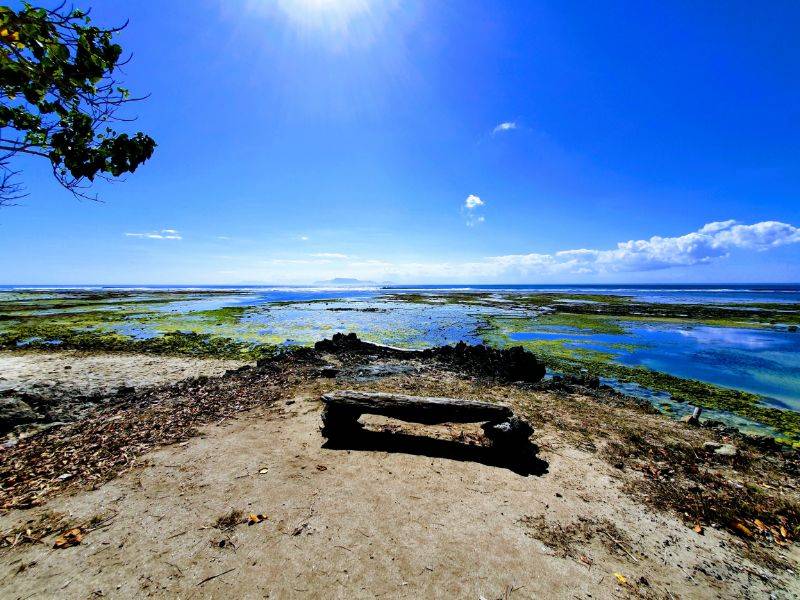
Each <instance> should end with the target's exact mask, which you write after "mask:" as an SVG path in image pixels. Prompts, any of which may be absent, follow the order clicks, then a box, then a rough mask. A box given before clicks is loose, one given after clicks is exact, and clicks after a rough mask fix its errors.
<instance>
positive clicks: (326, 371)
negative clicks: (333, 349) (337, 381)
mask: <svg viewBox="0 0 800 600" xmlns="http://www.w3.org/2000/svg"><path fill="white" fill-rule="evenodd" d="M319 374H320V375H322V376H323V377H327V378H328V379H333V378H334V377H336V376H337V375H338V374H339V369H337V368H336V367H333V366H331V365H325V366H324V367H322V369H320V371H319Z"/></svg>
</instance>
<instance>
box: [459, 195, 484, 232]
mask: <svg viewBox="0 0 800 600" xmlns="http://www.w3.org/2000/svg"><path fill="white" fill-rule="evenodd" d="M485 204H486V203H485V202H484V201H483V200H481V199H480V197H479V196H476V195H475V194H470V195H469V196H467V199H466V200H464V206H463V207H462V209H461V210H462V212H463V213H464V216H465V217H466V222H467V226H468V227H475V225H478V224H479V223H483V222H484V221H485V219H484V217H483V215H481V214H479V210H480V209H481V208H482V207H483V206H484V205H485Z"/></svg>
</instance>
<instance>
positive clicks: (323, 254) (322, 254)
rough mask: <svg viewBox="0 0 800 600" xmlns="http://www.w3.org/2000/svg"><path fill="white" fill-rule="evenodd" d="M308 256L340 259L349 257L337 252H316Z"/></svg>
mask: <svg viewBox="0 0 800 600" xmlns="http://www.w3.org/2000/svg"><path fill="white" fill-rule="evenodd" d="M309 256H315V257H316V258H336V259H342V260H343V259H345V258H349V256H348V255H347V254H340V253H338V252H316V253H314V254H310V255H309Z"/></svg>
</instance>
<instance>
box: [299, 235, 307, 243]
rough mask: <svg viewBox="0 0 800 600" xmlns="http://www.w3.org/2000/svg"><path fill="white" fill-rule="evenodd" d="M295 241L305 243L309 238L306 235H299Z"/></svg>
mask: <svg viewBox="0 0 800 600" xmlns="http://www.w3.org/2000/svg"><path fill="white" fill-rule="evenodd" d="M297 239H299V240H300V241H301V242H307V241H308V240H309V237H308V236H307V235H301V236H299V237H298V238H297Z"/></svg>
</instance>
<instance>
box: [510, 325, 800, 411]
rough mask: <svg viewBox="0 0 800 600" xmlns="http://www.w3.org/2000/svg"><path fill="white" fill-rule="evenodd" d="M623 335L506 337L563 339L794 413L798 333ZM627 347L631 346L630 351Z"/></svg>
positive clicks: (679, 330) (707, 330)
mask: <svg viewBox="0 0 800 600" xmlns="http://www.w3.org/2000/svg"><path fill="white" fill-rule="evenodd" d="M620 324H621V325H622V326H623V327H624V328H625V331H626V333H625V334H623V335H609V334H592V333H590V332H586V331H585V330H578V329H573V328H568V327H561V328H553V327H549V328H544V327H543V328H542V330H534V331H531V332H524V333H512V334H509V337H510V338H511V339H512V340H516V341H528V340H553V339H566V340H568V342H567V346H568V347H574V348H585V349H588V350H596V351H599V352H608V353H611V354H613V355H614V360H615V361H616V362H618V363H620V364H623V365H627V366H634V367H635V366H640V365H641V366H645V367H648V368H650V369H653V370H655V371H663V372H665V373H670V374H672V375H677V376H678V377H684V378H689V379H699V380H700V381H706V382H708V383H714V384H717V385H721V386H724V387H731V388H736V389H740V390H744V391H747V392H752V393H754V394H759V395H761V396H764V400H765V403H767V404H770V405H773V406H777V407H780V408H791V409H792V410H800V334H798V333H788V332H785V331H779V330H758V329H737V328H732V327H708V326H702V325H697V326H691V327H686V326H677V325H671V324H652V325H645V326H642V325H641V324H640V323H635V324H634V323H630V322H621V323H620ZM631 345H633V347H631Z"/></svg>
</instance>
